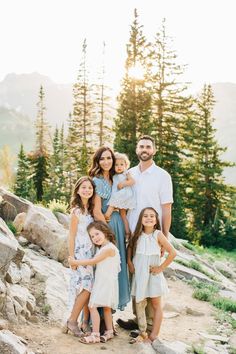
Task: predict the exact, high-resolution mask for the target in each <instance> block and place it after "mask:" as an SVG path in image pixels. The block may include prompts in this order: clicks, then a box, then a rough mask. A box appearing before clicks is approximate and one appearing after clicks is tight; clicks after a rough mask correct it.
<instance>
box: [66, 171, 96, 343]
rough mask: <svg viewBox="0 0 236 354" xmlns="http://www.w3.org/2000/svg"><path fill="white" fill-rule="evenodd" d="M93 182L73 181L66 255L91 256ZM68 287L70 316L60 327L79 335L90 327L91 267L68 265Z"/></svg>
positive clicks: (82, 178) (88, 257)
mask: <svg viewBox="0 0 236 354" xmlns="http://www.w3.org/2000/svg"><path fill="white" fill-rule="evenodd" d="M94 194H95V186H94V183H93V181H92V179H91V178H90V177H81V178H80V179H79V180H78V181H77V182H76V184H75V187H74V191H73V194H72V199H71V220H70V231H69V255H70V256H72V257H73V258H75V259H84V258H87V259H90V258H92V257H93V256H94V245H93V244H92V242H91V239H90V237H89V234H88V231H87V226H88V225H89V224H90V223H91V222H92V221H93V217H92V208H93V197H94ZM70 271H71V279H70V289H69V309H70V311H71V314H70V317H69V319H68V320H67V323H66V325H65V327H64V329H63V332H64V333H67V332H68V331H70V332H72V333H73V334H74V335H76V336H78V337H80V336H82V335H83V334H84V333H83V331H86V330H88V329H89V326H88V320H89V310H88V300H89V296H90V293H91V290H92V286H93V281H94V274H93V273H94V271H93V267H92V266H91V265H90V266H89V265H88V266H87V265H85V266H83V267H80V268H78V269H77V268H76V267H71V270H70ZM82 310H83V323H82V326H81V329H80V328H79V327H78V317H79V315H80V313H81V311H82Z"/></svg>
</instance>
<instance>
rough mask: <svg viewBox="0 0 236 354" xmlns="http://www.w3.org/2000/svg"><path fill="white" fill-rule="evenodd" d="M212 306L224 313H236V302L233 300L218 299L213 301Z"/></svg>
mask: <svg viewBox="0 0 236 354" xmlns="http://www.w3.org/2000/svg"><path fill="white" fill-rule="evenodd" d="M212 305H213V306H215V307H217V308H218V309H221V310H223V311H227V312H236V301H234V300H231V299H226V298H223V297H217V298H216V299H214V300H213V301H212Z"/></svg>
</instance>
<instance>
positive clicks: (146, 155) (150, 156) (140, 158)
mask: <svg viewBox="0 0 236 354" xmlns="http://www.w3.org/2000/svg"><path fill="white" fill-rule="evenodd" d="M143 155H144V156H143ZM137 156H138V159H139V160H140V161H149V160H152V158H153V155H149V154H147V153H141V154H137Z"/></svg>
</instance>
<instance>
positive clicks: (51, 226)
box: [22, 207, 68, 261]
mask: <svg viewBox="0 0 236 354" xmlns="http://www.w3.org/2000/svg"><path fill="white" fill-rule="evenodd" d="M42 209H45V208H41V209H40V208H35V207H30V208H29V210H28V212H27V215H26V218H25V222H24V225H23V230H22V234H23V235H24V236H25V237H26V238H27V239H28V240H29V241H30V242H32V243H34V244H36V245H38V246H40V247H41V248H42V249H43V250H44V251H46V253H47V254H48V255H49V256H51V257H52V258H53V259H55V260H58V261H66V260H67V257H68V244H67V240H68V235H67V234H68V231H66V230H65V228H64V227H63V226H62V225H61V224H59V223H58V221H57V219H56V217H55V216H54V215H53V213H51V212H50V211H49V210H47V209H46V210H47V212H45V210H42Z"/></svg>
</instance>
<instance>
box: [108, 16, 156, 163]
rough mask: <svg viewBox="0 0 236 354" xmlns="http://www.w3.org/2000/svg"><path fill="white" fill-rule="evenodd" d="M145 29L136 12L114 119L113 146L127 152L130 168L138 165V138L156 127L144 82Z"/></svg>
mask: <svg viewBox="0 0 236 354" xmlns="http://www.w3.org/2000/svg"><path fill="white" fill-rule="evenodd" d="M142 28H143V26H141V25H139V23H138V14H137V10H135V11H134V21H133V23H132V25H131V31H130V39H129V43H128V45H127V59H126V66H125V67H126V73H125V77H124V79H123V82H122V88H121V92H120V95H119V97H118V105H119V106H118V111H117V118H116V119H115V133H116V136H115V141H114V147H115V149H116V150H117V151H119V152H125V153H127V155H128V156H129V158H130V160H131V165H134V164H136V163H137V156H136V154H135V148H136V143H137V138H138V137H139V136H140V135H143V134H150V133H151V132H152V128H153V126H152V119H151V113H152V111H151V93H150V88H149V85H148V83H147V81H146V80H145V75H146V72H147V67H146V55H147V48H148V43H147V41H146V38H145V36H144V35H143V32H142ZM137 68H139V69H140V70H141V69H142V70H143V77H142V78H138V77H137V76H136V75H134V71H135V70H137Z"/></svg>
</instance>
